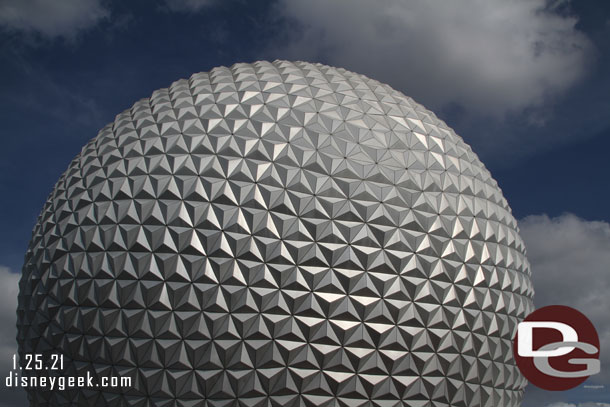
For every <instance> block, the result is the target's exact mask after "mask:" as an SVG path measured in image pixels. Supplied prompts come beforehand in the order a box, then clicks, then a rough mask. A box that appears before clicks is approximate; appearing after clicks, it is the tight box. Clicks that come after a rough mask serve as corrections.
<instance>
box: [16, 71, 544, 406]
mask: <svg viewBox="0 0 610 407" xmlns="http://www.w3.org/2000/svg"><path fill="white" fill-rule="evenodd" d="M532 296H533V289H532V284H531V281H530V271H529V264H528V262H527V259H526V257H525V248H524V245H523V242H522V240H521V238H520V237H519V234H518V228H517V223H516V221H515V219H514V217H513V216H512V214H511V211H510V208H509V206H508V204H507V202H506V200H505V199H504V197H503V195H502V192H501V190H500V189H499V188H498V186H497V183H496V182H495V181H494V179H493V178H492V177H491V175H490V173H489V172H488V171H487V169H486V168H485V167H484V165H483V164H482V163H481V162H480V161H479V159H478V158H477V156H476V155H475V154H474V153H473V152H472V150H471V148H470V147H469V146H468V145H467V144H465V143H464V141H463V140H462V139H461V138H460V137H459V136H458V135H456V134H455V132H454V131H453V130H451V129H450V128H449V127H448V126H447V125H446V124H445V123H444V122H442V121H441V120H439V119H438V118H437V117H436V116H435V115H434V114H433V113H432V112H430V111H428V110H426V109H425V108H424V107H422V106H421V105H419V104H417V103H416V102H414V101H413V100H412V99H411V98H409V97H407V96H405V95H403V94H402V93H400V92H398V91H396V90H394V89H392V88H391V87H389V86H388V85H385V84H383V83H380V82H378V81H375V80H373V79H369V78H367V77H365V76H363V75H359V74H356V73H352V72H349V71H346V70H344V69H339V68H334V67H330V66H325V65H320V64H311V63H306V62H288V61H274V62H264V61H261V62H255V63H252V64H245V63H244V64H235V65H233V66H232V67H230V68H227V67H219V68H215V69H212V70H211V71H210V72H206V73H198V74H194V75H192V76H191V77H190V78H189V79H182V80H179V81H176V82H174V83H173V84H172V85H171V86H170V87H169V88H165V89H159V90H157V91H155V92H153V94H152V96H151V97H150V98H148V99H143V100H140V101H139V102H137V103H136V104H134V105H133V107H132V108H130V109H128V110H126V111H124V112H123V113H121V114H119V115H118V116H117V117H116V119H115V120H114V122H112V123H110V124H108V125H107V126H106V127H104V128H103V129H102V130H101V131H100V132H99V133H98V135H97V137H95V138H94V139H92V140H91V141H90V142H89V143H88V144H87V145H86V146H85V147H84V148H83V149H82V151H81V153H80V154H79V155H78V156H77V157H76V158H75V159H74V160H73V161H72V162H71V163H70V165H69V167H68V169H67V170H66V172H65V173H64V174H63V175H62V176H61V178H60V179H59V181H58V182H57V184H56V185H55V188H54V189H53V191H52V193H51V194H50V195H49V197H48V200H47V201H46V203H45V205H44V207H43V210H42V213H41V214H40V217H39V219H38V221H37V224H36V226H35V228H34V230H33V235H32V240H31V242H30V245H29V248H28V250H27V253H26V257H25V264H24V267H23V273H22V277H21V281H20V294H19V304H18V311H17V313H18V322H17V327H18V338H17V339H18V343H19V353H20V356H21V358H22V359H23V357H24V355H25V354H42V355H44V356H45V358H50V357H51V355H52V354H56V355H62V356H63V357H64V359H65V360H64V366H63V367H64V368H63V370H62V371H59V372H58V371H55V370H53V371H49V372H48V373H45V375H48V376H52V375H62V376H69V375H82V376H85V375H86V374H87V372H89V373H90V374H91V375H92V377H94V378H95V380H96V383H98V384H99V382H100V380H101V377H103V376H106V377H111V376H115V377H131V378H132V383H131V385H130V386H127V387H125V386H123V387H121V386H118V387H104V386H97V385H96V386H93V387H87V386H83V387H71V388H67V389H66V390H63V391H56V390H55V391H50V390H49V389H48V388H42V387H38V388H31V389H29V390H28V396H29V400H30V403H31V405H32V406H42V405H45V406H46V405H49V406H64V405H66V406H68V405H83V406H85V405H87V406H90V405H99V406H209V407H216V406H218V407H221V406H222V407H225V406H231V407H232V406H248V407H251V406H255V407H257V406H261V407H262V406H283V407H284V406H285V407H289V406H291V407H305V406H333V407H335V406H337V407H338V406H346V407H348V406H349V407H353V406H356V407H358V406H363V407H364V406H371V407H372V406H380V407H381V406H383V407H391V406H405V407H406V406H408V407H433V406H434V407H441V406H462V407H475V406H490V407H498V406H518V405H520V402H521V398H522V393H523V388H524V386H525V383H526V382H525V379H524V378H523V377H522V376H521V374H520V373H519V371H518V369H517V367H516V365H515V362H514V360H513V356H512V350H511V349H512V347H511V339H512V337H513V335H514V333H515V330H516V326H517V323H518V322H519V321H520V320H522V319H523V318H524V317H525V316H526V315H527V314H528V313H529V312H530V311H531V310H533V305H532ZM38 373H40V372H38ZM24 374H26V375H33V374H35V372H34V373H33V372H24Z"/></svg>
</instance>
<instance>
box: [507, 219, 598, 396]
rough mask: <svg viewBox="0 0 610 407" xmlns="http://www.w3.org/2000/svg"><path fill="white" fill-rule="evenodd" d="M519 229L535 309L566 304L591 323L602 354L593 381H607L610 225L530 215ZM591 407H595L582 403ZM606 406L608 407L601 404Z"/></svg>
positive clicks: (522, 221)
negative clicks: (600, 368)
mask: <svg viewBox="0 0 610 407" xmlns="http://www.w3.org/2000/svg"><path fill="white" fill-rule="evenodd" d="M519 226H520V228H521V236H522V237H523V240H524V241H525V244H526V247H527V251H528V258H529V260H530V263H531V269H532V280H533V282H534V288H535V290H536V295H535V296H534V302H535V303H536V307H538V308H539V307H543V306H545V305H553V304H560V305H567V306H570V307H573V308H576V309H577V310H579V311H581V312H582V313H584V314H585V315H586V316H587V317H588V318H589V319H590V320H591V321H592V322H593V325H595V328H596V329H597V332H598V334H599V339H600V346H601V350H602V351H601V365H602V372H601V373H600V374H598V375H595V376H592V377H591V379H590V380H591V381H593V382H600V381H601V382H602V383H603V380H606V383H607V380H608V379H609V378H610V372H609V371H610V352H609V351H608V350H610V318H608V310H610V295H608V293H609V292H610V224H609V223H607V222H599V221H587V220H584V219H580V218H578V217H576V216H574V215H569V214H567V215H562V216H560V217H557V218H549V217H548V216H546V215H541V216H528V217H526V218H525V219H523V220H521V221H520V222H519ZM590 406H597V405H596V404H590V405H578V407H590ZM606 406H608V407H610V405H607V404H606V405H604V404H602V405H601V407H606ZM554 407H556V406H554Z"/></svg>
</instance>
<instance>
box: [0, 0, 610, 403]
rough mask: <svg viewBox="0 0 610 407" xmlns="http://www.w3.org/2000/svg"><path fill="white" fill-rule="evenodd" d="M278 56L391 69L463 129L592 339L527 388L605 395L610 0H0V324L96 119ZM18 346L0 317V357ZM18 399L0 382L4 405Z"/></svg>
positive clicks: (540, 300)
mask: <svg viewBox="0 0 610 407" xmlns="http://www.w3.org/2000/svg"><path fill="white" fill-rule="evenodd" d="M275 59H289V60H305V61H309V62H320V63H324V64H329V65H334V66H338V67H343V68H346V69H349V70H352V71H355V72H358V73H362V74H365V75H367V76H369V77H371V78H374V79H377V80H379V81H381V82H385V83H388V84H389V85H390V86H392V87H394V88H395V89H397V90H399V91H401V92H403V93H405V94H406V95H408V96H411V97H413V98H414V99H415V100H416V101H417V102H419V103H422V104H423V105H424V106H426V107H427V108H429V109H431V110H432V111H434V112H435V113H436V114H437V115H438V116H439V117H440V118H441V119H443V120H445V121H446V122H447V124H448V125H449V126H450V127H452V128H453V129H455V130H456V132H457V133H458V134H459V135H460V136H461V137H462V138H463V139H464V140H465V141H466V142H467V143H469V144H470V145H471V146H472V148H473V150H474V151H475V152H476V153H477V154H478V155H479V157H480V158H481V160H482V161H483V162H484V163H485V165H486V166H487V168H488V169H489V170H490V171H491V173H492V175H493V176H494V178H495V179H496V180H497V181H498V183H499V185H500V187H501V188H502V190H503V192H504V195H505V196H506V198H507V200H508V202H509V204H510V206H511V208H512V210H513V214H514V215H515V217H516V218H517V219H518V220H519V225H520V229H521V235H522V237H523V239H524V240H525V243H526V247H527V250H528V256H529V259H530V262H531V264H532V278H533V281H534V286H535V289H536V297H535V303H536V306H537V307H541V306H544V305H548V304H563V305H569V306H573V307H575V308H577V309H579V310H580V311H582V312H583V313H585V314H586V315H587V316H588V317H589V319H591V320H592V321H593V323H594V325H595V326H596V328H597V330H598V333H599V335H600V340H601V343H602V345H601V346H602V372H601V373H600V374H599V375H596V376H592V377H591V378H590V379H589V380H588V381H587V382H585V384H584V385H581V386H579V387H578V388H576V389H574V390H570V391H566V392H546V391H542V390H538V389H536V388H534V387H533V386H531V385H530V386H528V388H527V389H526V391H525V400H524V403H523V406H524V407H593V406H595V407H610V357H609V354H610V316H608V312H607V311H608V309H610V296H609V295H608V292H609V291H610V211H608V206H609V205H608V203H609V202H610V188H609V186H610V185H609V184H610V182H609V181H608V178H607V177H608V176H609V175H610V153H609V152H610V2H607V1H593V0H580V1H568V0H559V1H545V0H515V1H510V2H507V1H503V0H462V1H460V2H445V1H441V0H428V1H423V0H410V1H404V0H376V1H372V0H370V1H364V0H334V1H324V0H308V1H299V0H275V1H254V2H252V1H250V2H248V1H246V0H241V1H240V0H224V1H220V0H156V1H143V0H141V1H138V0H136V1H130V2H119V1H105V0H104V1H102V0H57V1H54V2H50V1H46V0H21V1H16V0H13V1H11V0H0V122H1V123H2V126H1V127H0V141H1V144H0V146H1V147H0V197H1V199H0V324H2V325H3V326H11V325H14V320H15V312H14V310H15V308H16V296H17V285H16V284H17V281H18V274H17V273H18V272H19V271H20V268H21V265H22V261H23V256H24V254H25V250H26V248H27V244H28V241H29V238H30V233H31V230H32V227H33V226H34V223H35V222H36V218H37V216H38V214H39V212H40V210H41V208H42V204H43V203H44V201H45V199H46V197H47V195H48V194H49V193H50V192H51V190H52V188H53V185H54V184H55V182H56V181H57V179H58V178H59V176H60V174H61V173H62V172H63V171H64V170H65V169H66V168H67V166H68V164H69V163H70V161H71V160H72V159H73V158H74V157H75V156H76V155H77V154H78V153H79V151H80V149H81V147H82V146H84V145H85V144H86V142H87V141H88V140H89V139H91V138H93V137H95V135H96V134H97V132H98V130H99V129H101V128H102V127H103V126H104V125H105V124H106V123H109V122H111V121H112V120H113V119H114V117H115V115H117V114H118V113H120V112H122V111H123V110H125V109H128V108H129V107H131V106H132V105H133V103H135V102H136V101H137V100H139V99H142V98H146V97H149V96H150V95H151V93H152V91H154V90H155V89H158V88H161V87H167V86H169V85H170V84H171V83H172V82H173V81H175V80H178V79H180V78H187V77H189V76H190V75H191V74H192V73H195V72H205V71H209V70H210V69H212V68H214V67H216V66H220V65H225V66H230V65H232V64H234V63H237V62H253V61H256V60H275ZM15 347H16V345H15V340H14V331H11V330H10V329H8V330H4V331H2V333H0V369H2V370H0V372H3V371H5V370H6V371H8V366H9V363H10V357H11V355H12V354H13V353H14V351H15V350H14V349H15ZM604 348H605V349H606V350H605V351H604ZM4 367H6V369H5V368H4ZM604 369H605V370H604ZM25 403H26V402H25V398H24V395H23V393H21V392H19V391H9V390H7V389H6V388H5V387H3V386H0V407H2V406H5V407H9V406H10V407H13V406H21V405H25Z"/></svg>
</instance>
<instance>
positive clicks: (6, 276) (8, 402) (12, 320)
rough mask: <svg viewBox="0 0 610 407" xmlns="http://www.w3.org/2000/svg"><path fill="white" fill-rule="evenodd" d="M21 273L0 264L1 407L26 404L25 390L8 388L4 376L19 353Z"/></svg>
mask: <svg viewBox="0 0 610 407" xmlns="http://www.w3.org/2000/svg"><path fill="white" fill-rule="evenodd" d="M20 277H21V276H20V274H17V273H12V272H11V271H10V270H9V268H8V267H3V266H0V326H1V327H2V329H1V330H0V380H1V381H0V407H11V406H23V405H26V401H25V392H24V391H23V389H19V388H7V387H6V386H5V383H4V378H5V377H6V375H7V374H8V373H9V372H10V371H11V369H12V361H13V359H12V358H13V355H14V354H16V353H17V340H16V336H17V327H16V323H17V294H18V293H19V278H20Z"/></svg>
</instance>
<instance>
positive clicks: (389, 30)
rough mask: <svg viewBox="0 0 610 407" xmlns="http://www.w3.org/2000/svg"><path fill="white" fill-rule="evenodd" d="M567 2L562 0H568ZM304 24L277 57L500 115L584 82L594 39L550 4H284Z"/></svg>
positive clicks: (360, 0) (438, 0) (432, 102)
mask: <svg viewBox="0 0 610 407" xmlns="http://www.w3.org/2000/svg"><path fill="white" fill-rule="evenodd" d="M561 3H563V2H561ZM278 12H279V13H280V14H281V15H283V16H285V17H288V18H289V19H291V20H293V21H296V22H298V23H300V24H299V25H300V26H301V27H302V32H299V31H298V30H297V29H295V28H294V26H291V27H292V28H291V29H292V30H294V31H295V32H299V36H298V37H297V36H296V35H293V36H292V38H291V41H289V42H288V43H286V44H282V45H278V48H277V49H275V50H272V51H273V52H274V53H275V54H276V55H279V56H282V57H287V58H298V59H311V60H318V59H321V60H323V61H324V62H328V63H330V64H333V65H339V66H343V67H346V68H348V69H351V70H354V71H357V72H361V73H365V74H367V75H369V76H372V77H374V78H376V79H379V80H381V81H383V82H387V83H389V84H390V85H392V86H394V87H395V88H398V89H401V90H404V91H405V92H406V93H407V94H408V95H409V96H413V97H414V98H415V99H416V100H418V101H420V102H422V103H424V104H426V105H429V106H430V107H433V108H438V107H440V106H444V105H451V104H458V105H460V106H462V107H463V108H465V109H466V111H467V112H468V113H473V112H474V113H476V114H479V115H492V116H494V117H502V116H503V115H505V114H506V113H509V112H516V113H520V112H522V111H523V110H524V109H527V108H532V107H540V106H542V105H543V104H545V103H546V102H548V100H549V98H551V97H555V96H557V95H560V94H561V93H563V92H565V91H566V90H567V89H569V88H570V87H571V86H572V85H574V84H575V83H576V82H577V81H578V80H579V79H581V78H582V77H583V76H584V75H585V73H586V71H587V63H588V62H589V57H590V56H591V51H592V44H591V42H590V41H589V39H588V38H587V37H586V36H585V35H584V34H582V33H581V32H579V31H577V30H576V29H575V25H576V23H577V20H576V19H575V18H574V17H570V16H567V15H565V13H561V14H560V13H559V12H558V11H557V10H556V9H552V8H549V7H547V2H546V1H545V0H519V1H504V0H466V1H460V2H446V1H442V0H432V1H431V0H426V1H424V0H416V1H409V2H406V1H403V0H379V1H374V2H373V1H365V0H337V1H333V2H327V1H326V0H310V1H306V2H304V1H300V0H281V1H280V3H279V10H278Z"/></svg>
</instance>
